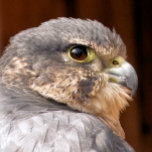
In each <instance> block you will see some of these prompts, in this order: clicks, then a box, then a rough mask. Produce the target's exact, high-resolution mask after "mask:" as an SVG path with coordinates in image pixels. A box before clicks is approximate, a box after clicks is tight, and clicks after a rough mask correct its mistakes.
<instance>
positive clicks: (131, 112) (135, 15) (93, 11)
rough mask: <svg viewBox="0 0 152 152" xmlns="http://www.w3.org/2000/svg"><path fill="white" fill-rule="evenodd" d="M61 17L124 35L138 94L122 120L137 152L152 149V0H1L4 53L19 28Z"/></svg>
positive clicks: (0, 42) (0, 37)
mask: <svg viewBox="0 0 152 152" xmlns="http://www.w3.org/2000/svg"><path fill="white" fill-rule="evenodd" d="M62 16H66V17H75V18H83V19H87V18H89V19H95V20H98V21H100V22H102V23H103V24H104V25H106V26H108V27H110V28H111V29H112V28H115V29H116V31H117V32H118V33H119V34H120V35H121V37H122V39H123V40H124V42H125V44H126V46H127V50H128V60H129V62H131V64H132V65H133V66H134V67H135V69H136V71H137V73H138V77H139V87H138V91H137V94H136V95H135V99H134V101H133V102H131V105H130V107H129V108H127V109H126V111H125V112H124V113H123V114H122V115H121V123H122V126H123V128H124V130H125V132H126V140H127V141H128V142H129V144H131V145H132V146H133V147H134V148H135V150H136V151H137V152H152V38H151V35H152V1H151V0H124V1H122V0H0V51H1V53H2V52H3V51H4V48H5V46H6V45H7V44H8V43H9V38H10V37H11V36H13V35H15V34H16V33H18V32H19V31H21V30H24V29H27V28H30V27H33V26H38V25H39V24H40V23H41V22H44V21H47V20H49V19H52V18H57V17H62Z"/></svg>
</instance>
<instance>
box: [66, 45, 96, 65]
mask: <svg viewBox="0 0 152 152" xmlns="http://www.w3.org/2000/svg"><path fill="white" fill-rule="evenodd" d="M68 56H69V58H70V59H71V60H73V61H75V62H78V63H88V62H91V61H92V60H93V59H94V58H95V57H96V54H95V52H94V50H93V49H92V48H89V47H86V46H84V45H74V46H72V47H71V48H70V49H69V50H68Z"/></svg>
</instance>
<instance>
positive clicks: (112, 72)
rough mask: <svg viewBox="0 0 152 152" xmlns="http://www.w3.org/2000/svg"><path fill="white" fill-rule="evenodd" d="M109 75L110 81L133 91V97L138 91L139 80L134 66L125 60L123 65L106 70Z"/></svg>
mask: <svg viewBox="0 0 152 152" xmlns="http://www.w3.org/2000/svg"><path fill="white" fill-rule="evenodd" d="M106 73H108V74H109V81H110V82H114V83H118V84H121V85H123V86H125V87H127V88H129V89H131V96H133V95H134V94H135V92H136V90H137V85H138V78H137V74H136V71H135V69H134V68H133V66H132V65H131V64H130V63H128V62H127V61H125V60H124V59H123V63H122V64H120V65H119V66H116V67H110V68H108V69H107V70H106Z"/></svg>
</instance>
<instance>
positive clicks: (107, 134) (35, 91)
mask: <svg viewBox="0 0 152 152" xmlns="http://www.w3.org/2000/svg"><path fill="white" fill-rule="evenodd" d="M126 56H127V54H126V46H125V44H124V43H123V41H122V39H121V38H120V36H119V35H118V34H117V33H116V32H115V30H113V31H112V30H110V29H109V28H107V27H105V26H104V25H103V24H101V23H99V22H98V21H92V20H82V19H74V18H64V17H62V18H58V19H52V20H49V21H47V22H44V23H42V24H41V25H40V26H38V27H34V28H30V29H27V30H24V31H21V32H20V33H18V34H16V35H15V36H14V37H12V38H11V39H10V43H9V45H8V46H7V47H6V49H5V51H4V53H3V55H2V57H1V58H0V151H1V152H134V149H133V148H132V147H131V146H130V145H129V144H128V143H127V142H126V141H125V133H124V131H123V129H122V127H121V124H120V121H119V118H120V113H121V111H123V110H124V109H125V108H126V106H128V105H129V102H130V101H131V100H132V96H133V95H134V93H135V91H136V88H137V83H138V82H137V75H136V72H135V70H134V68H133V67H132V66H131V64H129V63H128V62H127V61H126Z"/></svg>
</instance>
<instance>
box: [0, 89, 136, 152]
mask: <svg viewBox="0 0 152 152" xmlns="http://www.w3.org/2000/svg"><path fill="white" fill-rule="evenodd" d="M1 88H3V87H2V86H1ZM42 103H43V104H42ZM0 104H1V107H0V134H1V135H3V136H0V150H1V151H8V152H9V151H10V152H16V151H20V152H22V151H23V152H25V151H36V152H37V151H40V152H43V151H45V152H47V151H54V152H61V151H62V152H75V151H77V152H100V151H101V152H110V151H113V152H119V151H123V152H132V151H133V149H132V148H131V147H130V146H129V145H128V144H127V143H126V142H125V141H124V140H123V139H121V138H120V137H118V136H116V135H114V134H113V133H112V131H111V130H110V129H109V128H108V127H107V126H106V125H105V124H104V123H103V122H101V121H100V120H99V119H97V118H96V117H94V116H91V115H89V114H86V113H81V112H77V111H74V110H71V109H70V108H68V107H66V106H64V105H62V104H58V103H56V102H53V101H47V100H46V99H43V98H42V97H38V96H35V95H33V94H30V93H27V92H24V93H23V92H22V91H21V90H17V89H16V88H9V89H8V88H7V89H0ZM31 107H32V108H31Z"/></svg>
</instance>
